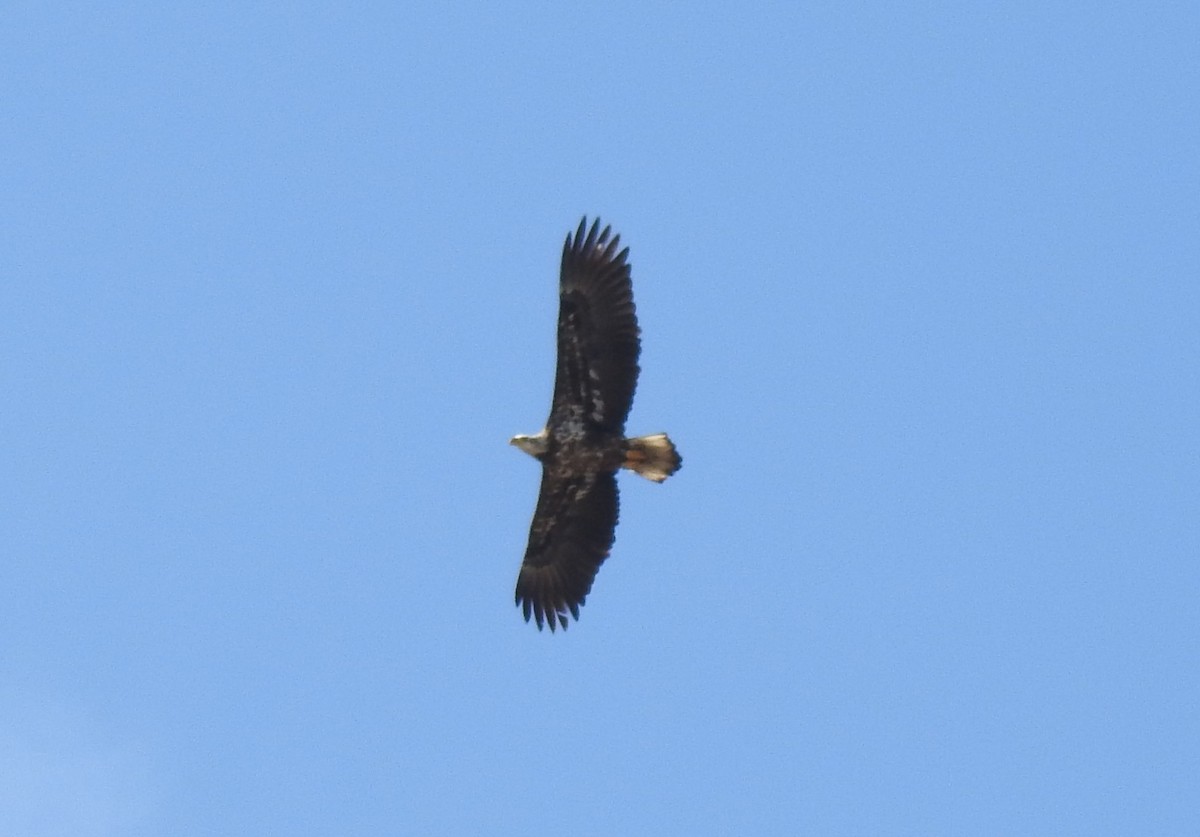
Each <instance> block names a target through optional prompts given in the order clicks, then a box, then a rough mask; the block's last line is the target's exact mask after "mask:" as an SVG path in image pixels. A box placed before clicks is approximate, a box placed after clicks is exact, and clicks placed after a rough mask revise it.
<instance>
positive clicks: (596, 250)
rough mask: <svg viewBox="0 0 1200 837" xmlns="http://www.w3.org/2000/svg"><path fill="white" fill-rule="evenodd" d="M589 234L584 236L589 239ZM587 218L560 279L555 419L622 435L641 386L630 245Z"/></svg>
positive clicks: (570, 243) (569, 244) (568, 246)
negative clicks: (589, 224) (622, 244)
mask: <svg viewBox="0 0 1200 837" xmlns="http://www.w3.org/2000/svg"><path fill="white" fill-rule="evenodd" d="M585 231H586V233H587V234H586V235H585V234H584V233H585ZM611 231H612V228H611V227H605V228H604V230H603V232H601V231H600V219H599V218H597V219H596V221H595V223H593V224H592V227H591V229H590V230H588V229H587V218H586V217H585V218H584V219H583V220H582V221H580V222H579V229H578V230H576V231H575V235H574V237H572V236H571V235H569V234H568V235H567V240H566V243H565V244H563V255H562V271H561V275H560V278H559V309H558V371H557V375H556V377H555V379H554V402H553V405H552V406H551V408H550V421H549V422H547V424H548V425H549V426H551V427H553V426H556V425H557V424H559V423H560V422H562V421H565V420H571V419H577V418H578V417H582V419H583V420H584V421H585V422H586V423H587V424H588V425H590V426H591V427H592V428H594V429H596V430H601V431H606V432H621V431H623V430H624V427H625V417H626V416H628V415H629V407H630V405H631V404H632V403H633V391H634V389H635V388H636V387H637V376H638V353H639V352H640V351H641V341H640V340H639V338H638V324H637V312H636V311H635V309H634V305H633V283H632V281H631V280H630V275H629V264H628V262H627V261H626V259H627V258H628V257H629V248H628V247H627V248H625V249H624V250H621V251H620V252H618V251H617V246H618V244H619V242H620V240H621V237H620V236H619V235H618V236H614V237H613V238H611V239H610V238H609V233H610V232H611Z"/></svg>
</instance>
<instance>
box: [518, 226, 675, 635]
mask: <svg viewBox="0 0 1200 837" xmlns="http://www.w3.org/2000/svg"><path fill="white" fill-rule="evenodd" d="M611 232H612V228H611V227H605V228H604V229H603V230H601V229H600V219H599V218H597V219H596V220H595V222H594V223H593V224H592V226H591V228H590V229H589V228H588V225H587V217H586V216H585V217H584V218H583V220H582V221H580V222H579V229H577V230H576V231H575V234H574V235H571V234H570V233H568V234H567V240H566V243H564V244H563V252H562V268H561V272H560V275H559V291H558V296H559V309H558V368H557V372H556V374H555V378H554V398H553V400H552V401H551V405H550V417H549V418H548V419H547V420H546V426H545V428H543V429H542V431H541V432H540V433H537V434H535V435H532V436H523V435H518V436H514V437H513V438H512V440H511V442H510V443H511V444H513V445H516V446H517V447H518V448H520V449H521V450H523V451H525V452H526V453H528V454H529V455H530V456H532V457H534V458H535V459H537V460H538V461H540V462H541V463H542V488H541V492H540V493H539V495H538V502H537V510H536V511H535V512H534V514H533V523H532V525H531V526H530V527H529V546H528V547H527V548H526V550H525V560H524V561H523V562H522V563H521V572H520V575H518V576H517V591H516V601H517V604H518V605H520V606H521V608H522V610H523V611H524V614H525V621H526V622H528V621H529V618H530V617H531V616H532V617H533V618H534V619H535V620H537V626H538V630H541V629H542V627H543V625H549V626H550V630H551V631H553V630H554V629H555V627H556V626H558V625H561V626H562V627H563V629H564V630H565V629H566V627H567V624H568V620H567V614H568V613H569V614H570V615H571V616H573V617H574V618H575V619H579V608H580V607H581V606H582V605H583V603H584V601H585V600H586V599H587V595H588V593H589V592H591V589H592V581H593V580H594V579H595V578H596V573H597V572H598V571H599V570H600V565H601V564H603V563H604V559H606V558H607V557H608V554H609V551H610V550H611V549H612V545H613V538H614V536H615V532H616V527H617V510H618V500H617V471H619V470H620V469H622V468H628V469H630V470H631V471H633V472H635V473H637V474H640V475H641V476H643V477H645V478H646V479H649V480H653V481H654V482H662V481H663V480H665V479H666V478H667V477H669V476H671V474H673V473H675V472H676V471H678V470H679V467H680V465H681V464H682V462H683V460H682V459H681V458H680V456H679V453H678V452H677V451H676V450H675V445H674V444H673V443H672V442H671V440H670V439H669V438H668V437H667V434H666V433H655V434H654V435H651V436H635V437H632V438H626V437H625V419H626V417H627V416H628V415H629V408H630V406H631V405H632V403H633V393H634V389H635V388H636V387H637V377H638V371H639V369H638V355H639V353H640V352H641V339H640V336H639V335H640V331H639V329H638V322H637V313H636V311H635V309H634V305H633V283H632V280H631V279H630V265H629V262H628V257H629V248H628V247H626V248H625V249H624V250H618V246H619V242H620V240H621V237H620V236H612V237H611V238H610V233H611Z"/></svg>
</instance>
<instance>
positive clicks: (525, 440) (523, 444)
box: [508, 430, 546, 459]
mask: <svg viewBox="0 0 1200 837" xmlns="http://www.w3.org/2000/svg"><path fill="white" fill-rule="evenodd" d="M508 443H509V444H510V445H515V446H516V447H518V448H520V449H521V450H523V451H525V452H526V453H527V454H529V455H530V456H532V457H534V458H535V459H541V458H542V457H543V456H545V455H546V431H545V430H543V431H542V432H541V433H536V434H534V435H533V436H526V435H524V434H523V433H518V434H517V435H516V436H513V437H512V438H511V439H509V440H508Z"/></svg>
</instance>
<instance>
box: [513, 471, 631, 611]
mask: <svg viewBox="0 0 1200 837" xmlns="http://www.w3.org/2000/svg"><path fill="white" fill-rule="evenodd" d="M617 508H618V499H617V476H616V474H614V473H611V472H608V473H603V472H602V473H595V472H593V473H586V474H558V473H555V472H553V471H552V470H551V469H550V468H544V469H543V470H542V490H541V494H539V495H538V503H537V511H535V512H534V514H533V525H532V526H530V528H529V547H528V549H526V551H525V560H524V562H522V564H521V573H520V575H518V576H517V595H516V600H517V604H519V605H521V608H522V610H523V611H524V613H525V621H526V622H528V621H529V617H530V616H533V617H534V618H535V619H536V620H537V626H538V630H541V629H542V623H543V622H546V623H547V624H549V625H550V630H552V631H553V630H554V629H555V627H556V625H557V624H561V625H562V627H563V629H564V630H565V629H566V627H567V614H568V613H570V614H571V615H572V616H574V617H575V618H576V619H578V618H579V608H580V606H581V605H583V602H584V600H585V599H586V598H587V594H588V592H590V591H591V589H592V580H593V579H595V577H596V573H597V572H598V571H599V569H600V565H601V564H603V563H604V559H605V558H607V557H608V552H609V550H610V549H612V544H613V537H614V532H615V530H616V528H617Z"/></svg>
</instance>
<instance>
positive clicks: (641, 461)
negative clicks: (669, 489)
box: [624, 433, 683, 482]
mask: <svg viewBox="0 0 1200 837" xmlns="http://www.w3.org/2000/svg"><path fill="white" fill-rule="evenodd" d="M681 465H683V458H682V457H680V455H679V451H677V450H675V445H674V444H673V443H672V442H671V440H670V438H669V437H668V436H667V434H666V433H655V434H654V435H653V436H635V437H634V438H632V439H626V440H625V462H624V467H626V468H628V469H629V470H631V471H634V472H635V473H638V474H640V475H641V476H643V477H645V478H646V479H648V480H654V481H655V482H662V481H663V480H665V479H666V478H667V477H669V476H671V474H673V473H675V472H676V471H678V470H679V468H680V466H681Z"/></svg>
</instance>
